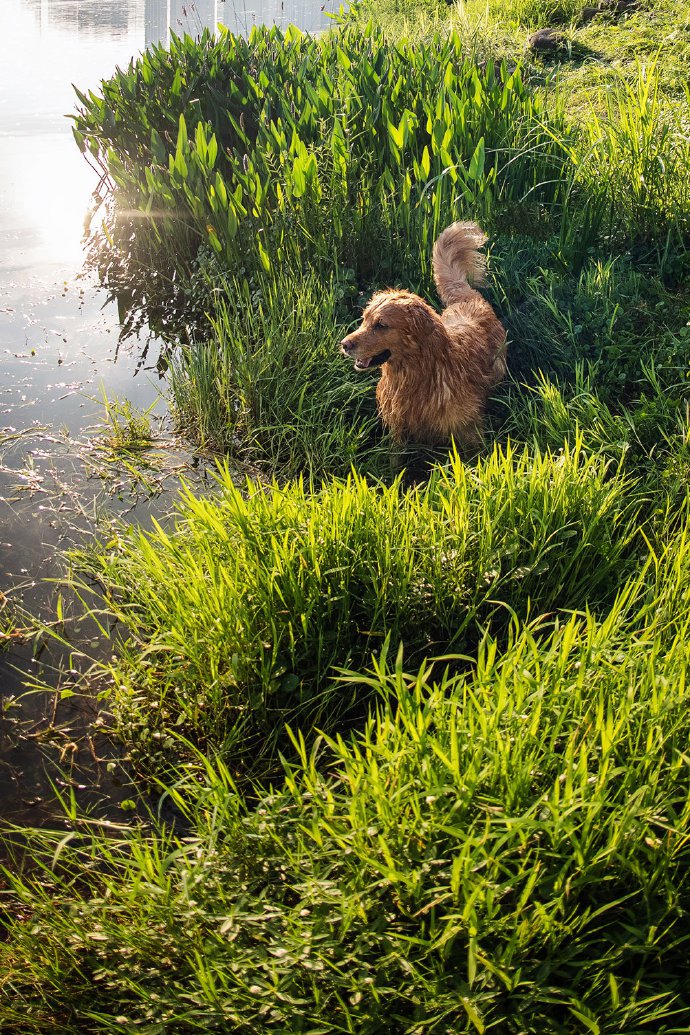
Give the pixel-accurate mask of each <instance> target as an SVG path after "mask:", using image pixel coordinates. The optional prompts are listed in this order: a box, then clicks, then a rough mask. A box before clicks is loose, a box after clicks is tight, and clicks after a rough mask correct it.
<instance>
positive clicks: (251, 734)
mask: <svg viewBox="0 0 690 1035" xmlns="http://www.w3.org/2000/svg"><path fill="white" fill-rule="evenodd" d="M629 489H630V486H629V482H628V479H627V478H626V476H625V475H623V474H622V473H620V472H617V471H616V470H615V467H613V466H611V464H610V463H607V462H606V461H604V462H602V461H601V460H600V459H599V458H598V457H597V456H595V455H589V456H585V455H584V453H583V451H582V449H581V445H580V442H579V441H576V442H575V443H574V444H573V446H572V447H569V446H566V447H564V448H563V449H561V450H559V451H558V453H549V452H546V453H540V452H538V451H536V452H530V451H528V450H524V451H515V450H514V449H512V448H511V447H510V446H508V447H506V448H505V449H496V450H494V452H493V453H492V454H491V455H490V456H489V457H487V458H486V459H484V460H482V461H480V462H479V463H478V465H477V467H476V468H474V469H472V468H468V467H466V466H465V465H464V464H463V463H462V461H461V460H460V459H459V457H457V456H451V457H450V458H449V463H448V466H447V467H446V468H443V469H439V470H438V471H437V472H436V473H435V475H434V476H433V477H432V479H431V481H430V482H429V483H428V484H427V485H426V486H425V487H423V488H419V489H414V490H407V491H406V490H404V489H403V487H402V485H401V483H400V481H399V480H397V481H395V482H394V483H393V484H392V485H388V486H386V485H383V484H377V483H369V482H368V481H367V480H365V479H364V478H362V477H361V476H357V475H354V474H353V475H351V476H350V477H348V478H347V479H346V480H345V481H337V480H329V481H328V482H327V483H326V484H325V485H324V486H323V487H322V488H321V489H320V490H319V491H318V492H312V491H310V490H309V489H308V488H307V487H306V486H305V485H304V484H303V483H299V482H297V483H290V484H288V485H286V486H284V487H279V486H278V485H275V484H274V485H272V486H262V485H260V484H257V483H251V484H249V485H247V486H246V487H245V488H244V489H243V490H242V489H239V488H237V487H236V486H235V485H234V484H233V481H232V479H231V477H230V475H229V473H228V472H227V470H225V471H221V472H220V474H219V476H218V487H217V491H218V494H219V495H218V498H211V499H199V498H197V497H196V496H194V495H193V494H192V493H191V492H189V491H186V492H184V493H183V495H182V497H181V501H180V504H179V518H178V521H177V524H176V526H175V528H173V529H168V530H166V531H164V530H163V529H162V528H157V529H156V530H154V531H153V532H152V533H144V532H136V531H135V532H132V533H129V534H123V535H122V536H117V537H116V538H114V539H111V540H110V541H109V542H108V543H107V544H104V545H103V547H102V548H101V550H100V551H98V553H97V554H95V555H92V556H90V557H88V558H86V564H87V568H88V570H89V571H90V572H91V574H92V575H94V576H95V577H96V578H97V579H98V581H99V582H100V583H101V584H102V585H103V586H104V587H105V589H106V591H107V593H108V594H109V600H110V603H109V609H110V610H111V611H112V613H113V614H114V615H115V616H117V617H118V618H119V619H120V621H121V623H122V626H123V629H124V630H126V631H127V636H125V637H123V639H124V643H122V644H121V646H120V647H119V649H118V655H119V657H120V660H119V661H118V662H117V663H116V664H115V665H114V666H113V667H112V670H111V679H112V684H113V690H112V691H111V694H110V706H111V707H112V708H113V710H114V712H115V714H116V717H117V722H118V724H119V726H120V728H121V730H122V732H123V733H125V735H126V736H127V737H128V738H130V739H133V740H135V741H138V742H139V743H138V749H139V751H140V753H143V755H144V756H145V754H146V752H147V751H149V750H151V749H152V748H154V747H155V746H156V742H160V739H161V735H163V737H165V736H166V735H167V733H168V732H169V731H170V729H173V728H176V729H178V730H181V731H184V732H185V734H186V735H187V736H188V737H190V738H191V739H193V740H194V741H196V742H197V743H204V744H207V745H215V746H216V748H218V747H220V746H223V745H225V750H226V751H227V752H228V753H229V754H230V755H233V754H236V755H237V756H238V758H240V759H241V757H242V755H243V753H246V746H247V744H249V743H250V742H251V753H253V755H254V757H255V758H258V757H259V756H261V755H263V756H265V757H266V758H270V755H271V752H272V751H273V750H274V749H275V743H276V736H279V735H280V731H281V730H282V728H283V726H284V724H285V722H286V721H292V722H298V723H300V724H307V725H312V724H314V723H317V724H319V725H321V726H322V727H328V728H330V729H332V728H334V727H335V725H336V724H337V723H338V722H340V721H342V720H343V717H344V716H346V715H347V714H348V713H350V712H353V709H354V711H355V712H361V708H362V703H363V702H362V701H359V700H357V699H356V698H354V697H351V696H349V695H348V694H347V693H346V692H344V691H343V688H342V686H339V685H337V683H336V682H334V675H335V673H336V671H337V669H338V668H341V667H351V668H356V667H357V666H359V665H361V664H364V663H366V661H367V659H368V658H369V657H370V655H371V654H372V652H375V651H376V650H377V649H378V648H379V647H380V645H381V644H382V643H383V642H384V641H385V640H386V639H390V640H391V642H392V643H393V644H394V645H397V644H398V643H403V642H404V644H405V647H406V651H407V656H408V657H409V658H412V659H413V658H414V657H415V656H419V655H421V654H429V653H442V652H444V651H448V650H451V649H452V650H456V651H458V652H460V653H463V652H464V651H466V650H472V649H473V647H474V645H475V644H476V642H477V639H478V637H480V635H481V629H482V628H483V627H484V626H485V625H486V626H488V627H492V628H494V629H495V630H496V631H497V630H498V629H499V628H500V627H505V625H506V623H507V622H508V619H509V616H510V615H512V614H516V615H520V616H523V617H526V616H527V615H537V614H542V613H546V612H552V611H555V610H560V609H578V610H579V609H582V608H584V607H590V608H592V609H597V608H598V607H599V606H600V605H601V604H602V603H604V602H606V601H607V600H610V598H611V595H612V594H615V592H616V590H617V588H618V587H619V586H620V584H621V579H622V578H623V573H624V572H625V570H626V565H627V564H629V563H630V562H631V560H632V558H633V557H634V555H635V546H634V542H633V540H634V536H635V531H636V527H637V526H636V512H637V510H638V508H639V506H640V499H639V498H638V497H636V495H635V494H634V493H631V492H630V491H629ZM152 738H153V740H152ZM252 738H254V740H253V741H252ZM243 741H244V746H243Z"/></svg>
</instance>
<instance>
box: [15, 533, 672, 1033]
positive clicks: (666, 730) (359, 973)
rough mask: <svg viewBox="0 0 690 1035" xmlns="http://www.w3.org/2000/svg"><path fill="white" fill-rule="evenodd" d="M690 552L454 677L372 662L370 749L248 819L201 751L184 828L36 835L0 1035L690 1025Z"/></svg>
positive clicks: (350, 678) (332, 744) (279, 791)
mask: <svg viewBox="0 0 690 1035" xmlns="http://www.w3.org/2000/svg"><path fill="white" fill-rule="evenodd" d="M687 535H688V533H687V525H686V522H685V519H683V522H682V527H681V529H680V530H679V531H678V532H677V533H676V535H675V536H673V537H672V538H671V540H670V542H669V544H668V546H667V548H666V549H665V550H663V551H662V552H660V553H658V554H653V553H650V555H649V560H648V561H647V563H646V564H645V565H644V566H643V567H642V568H641V570H640V573H639V575H637V576H636V577H635V578H633V579H632V580H630V581H628V582H627V583H624V584H623V585H622V586H621V590H620V593H619V594H618V596H617V597H616V599H615V600H614V602H613V603H612V605H611V607H610V608H609V609H608V610H606V611H605V612H603V613H602V614H601V615H600V616H599V617H598V618H597V617H595V616H594V615H593V614H591V613H581V614H572V615H562V616H560V617H555V616H552V617H551V618H550V619H548V620H547V619H541V620H538V621H534V622H531V623H527V624H525V623H522V622H520V621H517V620H516V621H514V622H512V623H511V624H510V626H509V631H508V636H507V639H505V640H504V641H503V642H498V641H496V640H495V639H494V638H493V637H492V636H491V634H489V633H486V634H485V635H484V636H483V637H482V638H481V640H480V643H479V645H478V648H477V650H476V652H475V654H474V658H473V660H472V663H471V664H469V665H468V666H467V667H466V668H465V670H464V671H461V672H457V658H456V656H454V657H452V658H451V659H444V658H440V659H439V660H437V661H436V662H435V663H434V664H433V665H432V664H431V663H423V664H421V666H420V665H415V666H413V667H412V668H411V669H410V668H409V666H406V665H404V664H403V660H402V652H401V653H400V654H398V656H397V660H396V658H395V655H394V654H392V653H387V651H386V649H385V648H384V649H383V651H382V654H381V656H380V658H379V660H377V661H376V663H375V665H374V667H373V669H372V670H371V671H369V672H362V673H352V674H345V675H343V676H342V677H341V681H340V682H339V683H338V684H337V686H336V689H337V691H338V692H340V693H342V694H346V695H351V694H352V693H355V694H357V695H362V694H367V695H373V697H374V707H373V709H372V711H371V712H370V716H369V718H368V720H367V721H366V723H365V724H364V727H363V729H362V730H361V731H360V732H357V733H354V734H351V735H350V734H348V735H346V736H339V737H336V738H334V739H329V738H323V737H322V738H320V739H317V740H315V741H313V746H309V744H308V743H307V742H306V741H305V739H304V738H303V737H302V735H301V734H295V751H296V755H297V757H296V760H295V761H294V762H292V763H291V764H289V765H287V764H286V765H285V768H284V771H283V774H282V777H281V779H280V780H279V781H278V782H277V783H276V785H275V786H274V788H273V789H271V790H269V791H267V790H265V789H263V790H262V789H258V790H257V791H256V792H255V793H254V794H253V795H252V797H251V801H250V802H245V800H244V799H243V796H242V794H241V793H240V792H239V791H238V789H237V787H236V786H235V783H234V781H233V779H232V777H231V776H230V772H229V770H228V768H227V767H226V766H225V765H224V764H223V763H222V762H221V761H219V760H215V761H214V760H211V761H205V760H204V759H202V758H199V760H198V762H197V765H198V772H191V773H190V774H189V776H187V777H182V778H181V781H180V782H179V783H178V784H177V785H176V786H175V787H171V788H170V789H169V791H168V796H169V797H170V798H171V799H172V801H173V802H174V803H175V805H176V806H177V808H178V810H179V811H180V812H181V814H182V815H183V816H184V821H185V826H184V833H183V834H182V833H179V834H176V833H175V832H174V831H173V830H172V829H170V828H167V829H166V828H164V827H160V825H159V823H156V824H155V828H154V830H153V831H152V830H150V829H148V828H147V827H146V826H144V827H140V828H134V829H122V830H120V831H117V830H112V831H110V832H108V831H102V830H101V829H100V827H99V826H98V824H96V825H93V824H89V823H88V822H85V821H81V822H80V821H78V820H77V821H76V822H73V823H72V824H71V825H72V828H73V829H72V830H71V832H69V833H67V834H66V833H65V832H64V831H61V832H59V833H56V834H50V833H45V832H44V833H43V834H41V833H38V832H36V833H35V834H33V835H32V836H31V841H30V844H31V853H32V859H33V868H32V869H29V870H27V871H26V872H24V873H11V872H8V873H7V874H6V881H7V883H8V888H9V890H10V892H11V901H13V902H14V903H15V906H14V908H15V910H16V912H15V914H14V915H12V912H11V910H10V911H9V916H8V918H7V921H6V922H7V923H8V924H9V934H10V937H9V940H8V941H7V942H6V943H5V944H3V945H2V946H0V959H1V960H2V963H3V967H2V973H3V975H4V976H3V978H2V981H3V989H4V991H5V992H6V1006H5V1007H4V1015H5V1018H6V1019H5V1025H4V1027H5V1030H7V1031H21V1032H25V1033H26V1032H39V1031H47V1030H50V1025H51V1024H54V1023H56V1022H59V1023H60V1025H61V1030H63V1031H65V1032H76V1031H84V1030H88V1031H92V1032H112V1031H121V1030H125V1031H132V1032H134V1031H137V1030H140V1029H142V1028H143V1030H147V1031H159V1030H166V1029H169V1028H170V1027H174V1030H175V1031H179V1032H192V1031H198V1030H204V1031H227V1030H228V1029H229V1028H231V1029H232V1030H236V1031H242V1032H244V1031H246V1032H250V1031H257V1030H261V1031H274V1030H275V1031H281V1032H287V1031H290V1032H292V1031H294V1032H299V1031H302V1032H303V1031H320V1032H336V1031H352V1032H371V1033H374V1032H382V1033H383V1032H396V1033H397V1032H412V1031H420V1032H421V1031H425V1032H439V1033H440V1032H444V1033H446V1032H482V1031H491V1030H498V1031H505V1032H515V1033H517V1032H534V1033H538V1032H543V1031H550V1032H559V1033H560V1032H563V1033H571V1032H572V1033H575V1032H581V1031H591V1032H600V1033H602V1035H603V1033H611V1035H613V1033H622V1032H643V1031H654V1032H679V1031H682V1030H684V1029H685V1028H686V1027H687V1025H688V1023H690V1013H689V1012H688V1005H687V1000H686V997H685V986H686V970H687V939H688V933H687V925H686V924H685V921H684V915H685V913H686V912H687V909H688V889H687V868H688V863H689V861H690V860H688V845H689V844H690V826H689V821H690V810H689V809H688V800H689V799H688V791H689V790H690V784H689V772H688V760H687V752H686V747H687V738H688V732H689V730H688V721H689V720H688V714H690V713H689V711H688V706H687V704H688V702H687V688H686V672H687V667H688V646H687V642H688V620H689V616H690V609H689V607H690V598H689V597H688V585H690V582H689V580H688V556H689V554H688V538H687ZM468 660H469V659H468Z"/></svg>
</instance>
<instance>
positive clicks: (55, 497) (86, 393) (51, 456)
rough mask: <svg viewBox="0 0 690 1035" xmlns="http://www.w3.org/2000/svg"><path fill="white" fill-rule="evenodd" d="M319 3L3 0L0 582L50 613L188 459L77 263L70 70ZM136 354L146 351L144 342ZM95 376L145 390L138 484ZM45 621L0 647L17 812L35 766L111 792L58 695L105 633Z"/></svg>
mask: <svg viewBox="0 0 690 1035" xmlns="http://www.w3.org/2000/svg"><path fill="white" fill-rule="evenodd" d="M334 8H336V5H335V3H334V2H333V0H329V3H328V4H327V5H325V6H324V5H322V4H321V3H311V2H304V0H302V2H299V0H297V2H295V0H283V2H282V3H281V2H280V0H269V2H266V3H264V2H262V0H256V2H255V3H253V4H251V6H250V5H249V4H245V3H242V2H233V0H196V2H195V3H189V2H187V0H184V2H183V0H2V7H1V8H0V32H1V33H2V39H3V47H2V51H3V55H2V61H0V591H1V592H2V593H3V594H4V595H5V596H6V597H7V599H8V600H9V601H10V602H11V603H16V604H19V605H21V606H22V607H24V608H26V610H27V611H28V612H30V613H31V614H33V615H36V616H37V617H39V618H40V619H42V620H43V621H44V622H47V623H48V622H53V621H55V618H56V602H57V597H58V595H61V596H63V597H64V600H65V602H66V604H65V606H66V608H67V611H68V612H69V610H70V602H71V600H72V597H71V594H70V593H69V591H66V590H65V589H64V587H60V586H59V585H56V583H55V581H50V580H58V579H60V578H62V577H63V575H64V572H65V561H64V556H63V552H64V550H65V549H66V548H68V547H70V546H73V545H80V544H82V543H83V542H84V541H85V539H88V536H90V535H93V534H94V533H95V531H96V529H97V527H98V524H99V521H101V520H102V519H103V518H113V517H114V518H117V517H121V516H123V517H124V518H125V520H130V521H134V520H136V521H140V522H143V523H146V522H147V521H148V520H150V516H151V514H152V513H153V514H156V515H161V514H162V513H165V512H166V511H167V510H169V508H170V506H171V503H172V499H171V492H170V490H171V489H174V488H175V487H176V485H177V484H178V479H179V475H180V474H181V473H189V472H192V471H193V470H195V469H196V470H197V471H198V468H196V465H195V458H194V457H193V455H192V453H191V450H190V449H189V448H187V447H185V445H184V444H183V443H182V444H181V443H179V442H176V441H175V439H174V438H173V437H172V435H171V434H170V432H169V430H168V427H167V423H166V407H165V401H164V399H163V398H162V397H161V395H160V384H159V381H158V378H157V376H156V374H155V372H153V371H146V370H143V369H140V370H138V360H139V357H140V354H141V347H142V346H143V344H144V342H143V341H133V342H132V341H128V342H127V343H126V344H125V345H123V346H121V347H118V339H119V331H120V326H119V323H118V314H117V307H116V306H115V304H114V303H109V302H107V299H106V296H105V294H104V292H103V291H102V290H101V289H99V287H98V285H96V284H94V283H93V281H92V280H89V279H88V278H86V277H84V276H83V275H82V266H83V262H84V245H83V233H84V225H85V218H86V217H87V214H88V213H89V210H90V207H91V202H92V194H93V192H94V190H95V189H96V187H97V183H98V177H97V175H96V173H95V172H94V171H93V170H92V169H90V168H89V167H88V165H87V164H86V162H85V161H84V158H83V157H82V155H81V154H80V153H79V151H78V149H77V147H76V145H75V143H74V140H73V138H72V133H71V122H70V120H69V118H68V117H66V116H67V114H68V113H69V112H71V111H73V110H74V106H75V96H74V92H73V88H72V84H73V83H74V84H75V85H77V86H78V87H79V88H80V89H82V90H83V89H97V88H98V84H99V82H100V80H101V79H102V78H106V77H109V76H110V75H111V74H112V73H113V72H114V70H115V68H116V66H117V65H126V64H127V63H128V61H129V60H130V58H131V57H132V56H134V55H136V54H138V53H140V52H141V51H142V50H143V49H144V48H145V47H146V46H147V45H149V44H151V43H159V42H162V43H163V44H166V43H167V42H168V40H169V34H170V32H171V31H174V32H177V33H181V32H185V31H187V32H190V33H191V34H192V35H196V34H198V32H200V31H201V29H203V28H205V27H209V28H214V27H215V26H216V25H217V24H218V23H219V22H222V23H224V24H226V25H227V26H228V27H229V28H231V29H232V30H233V31H236V32H243V33H246V32H248V31H249V30H250V29H251V26H252V25H253V24H255V23H258V22H262V21H264V22H269V23H271V22H275V23H278V24H280V25H282V26H285V25H287V24H288V23H289V22H295V23H297V24H300V25H301V27H303V28H305V29H308V30H319V29H323V28H325V27H326V26H327V24H328V19H327V9H334ZM150 354H151V356H152V362H155V358H156V354H157V350H156V348H155V345H154V347H153V348H152V349H151V353H150ZM104 391H105V393H107V396H108V398H109V399H112V398H114V397H120V398H127V399H128V400H130V401H131V402H132V404H133V405H134V406H135V407H136V408H138V409H148V408H149V407H150V406H153V407H154V410H153V414H154V427H155V430H156V436H157V442H156V447H155V448H154V449H153V450H151V451H150V452H149V453H148V454H147V462H148V464H149V466H148V467H147V468H146V471H145V476H144V482H143V483H142V482H141V481H137V479H136V478H134V479H133V478H132V476H131V474H130V473H129V472H128V471H127V470H126V469H123V468H122V466H121V465H120V466H118V465H117V464H116V463H115V462H114V461H113V457H112V456H108V455H107V451H102V450H101V451H99V450H97V449H96V450H94V436H97V433H98V429H97V428H95V427H94V426H95V425H97V424H98V423H99V422H102V420H103V405H102V402H99V397H100V396H101V395H102V393H103V392H104ZM46 580H48V581H46ZM57 632H58V633H59V635H60V637H61V638H62V640H64V642H60V641H58V640H57V639H52V638H51V637H47V638H46V637H45V636H44V637H42V638H41V640H40V642H38V643H36V642H34V641H30V642H27V643H25V644H23V645H20V646H17V647H14V648H13V649H10V650H6V651H5V652H4V653H2V654H0V816H3V815H4V816H5V817H12V818H14V819H18V820H19V819H21V820H23V821H29V822H31V821H33V820H35V819H36V818H38V817H39V816H40V813H41V810H42V808H43V807H44V806H46V807H48V811H50V808H51V807H52V806H51V807H49V806H48V805H47V803H48V802H49V801H50V800H51V793H50V785H49V778H52V779H57V780H58V781H62V782H63V783H66V784H71V785H72V786H73V787H74V788H75V790H76V792H77V793H78V794H79V793H81V790H80V788H81V789H82V790H83V791H84V793H86V792H87V791H88V792H89V793H92V792H93V790H94V789H96V791H98V787H99V781H100V783H101V789H102V791H103V793H104V794H107V795H108V796H111V795H113V796H114V797H115V798H117V792H116V790H115V789H114V785H113V779H112V774H110V769H109V767H108V766H107V764H106V762H104V763H103V765H98V766H95V767H94V759H95V757H96V755H97V754H98V751H97V750H96V748H95V746H94V744H93V742H92V741H90V740H89V739H88V738H84V732H85V730H86V729H87V728H88V725H89V721H90V718H91V717H92V716H93V712H94V707H95V706H94V704H93V700H92V698H90V697H89V696H88V694H87V695H86V696H82V695H78V696H77V697H75V698H72V697H69V690H70V688H71V687H73V686H74V682H73V680H74V678H75V677H76V676H77V675H78V674H79V673H81V672H83V671H84V670H85V669H87V668H88V663H89V656H90V655H93V654H98V653H99V652H102V650H103V645H102V644H101V643H100V641H99V638H98V636H97V635H96V630H95V628H93V627H91V628H85V627H84V625H83V623H79V624H76V625H75V624H74V623H73V622H72V623H70V621H67V622H66V623H65V624H64V625H63V624H60V625H59V626H58V627H57ZM13 642H14V641H13ZM34 678H39V679H43V680H45V681H46V682H47V683H48V684H49V685H50V686H52V687H53V688H56V692H57V694H58V695H59V693H60V691H61V690H62V691H63V692H64V691H67V693H66V694H65V696H66V697H68V700H67V701H66V702H62V703H60V704H59V706H58V707H57V709H56V708H55V701H56V697H55V693H50V692H32V690H31V681H32V680H33V679H34ZM27 686H28V691H27ZM17 698H21V705H20V706H18V707H15V706H14V704H13V701H15V700H16V699H17ZM47 742H50V744H51V745H52V747H51V750H50V751H49V752H48V753H46V751H45V745H46V743H47ZM106 761H107V760H106ZM56 764H57V768H55V765H56ZM110 768H111V767H110ZM104 774H107V775H104ZM123 793H124V792H123Z"/></svg>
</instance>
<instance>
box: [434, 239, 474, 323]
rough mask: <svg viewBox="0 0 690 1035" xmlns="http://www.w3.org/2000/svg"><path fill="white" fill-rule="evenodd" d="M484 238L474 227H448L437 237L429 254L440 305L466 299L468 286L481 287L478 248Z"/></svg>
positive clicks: (469, 289) (469, 288)
mask: <svg viewBox="0 0 690 1035" xmlns="http://www.w3.org/2000/svg"><path fill="white" fill-rule="evenodd" d="M486 240H487V237H486V234H485V233H484V231H483V230H481V228H480V227H479V226H477V224H476V223H452V224H451V225H450V226H448V227H446V229H445V230H444V231H443V233H442V234H441V235H440V237H439V238H438V240H437V241H436V244H435V245H434V252H433V259H432V261H433V266H434V280H435V281H436V287H437V289H438V293H439V295H440V298H441V301H442V302H443V304H444V305H452V304H453V302H460V301H461V300H462V299H463V298H467V294H468V292H469V291H471V290H472V288H471V287H470V284H481V283H483V281H484V274H485V272H486V259H485V258H484V255H483V253H482V252H480V250H479V249H480V248H482V247H483V246H484V245H485V244H486Z"/></svg>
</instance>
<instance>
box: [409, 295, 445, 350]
mask: <svg viewBox="0 0 690 1035" xmlns="http://www.w3.org/2000/svg"><path fill="white" fill-rule="evenodd" d="M405 317H406V320H407V326H408V328H409V332H410V334H411V336H412V337H414V338H415V339H416V340H417V341H420V342H425V343H428V342H430V341H431V339H432V338H434V337H435V336H436V335H438V334H441V335H443V334H444V329H443V324H442V323H441V320H440V319H439V317H438V315H437V314H436V313H435V312H434V310H433V309H432V308H431V307H430V306H428V305H427V304H426V302H424V301H423V300H422V299H421V298H416V297H412V298H410V299H409V300H408V303H407V305H406V306H405Z"/></svg>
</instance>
